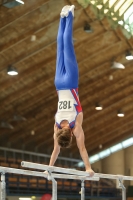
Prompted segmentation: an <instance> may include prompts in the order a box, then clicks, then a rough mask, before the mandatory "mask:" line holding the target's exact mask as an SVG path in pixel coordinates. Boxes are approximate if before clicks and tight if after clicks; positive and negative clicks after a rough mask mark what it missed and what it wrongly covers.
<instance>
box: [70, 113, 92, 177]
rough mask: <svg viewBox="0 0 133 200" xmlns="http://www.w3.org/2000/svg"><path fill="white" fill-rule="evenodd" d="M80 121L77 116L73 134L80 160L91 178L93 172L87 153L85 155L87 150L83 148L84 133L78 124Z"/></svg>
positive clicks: (80, 118)
mask: <svg viewBox="0 0 133 200" xmlns="http://www.w3.org/2000/svg"><path fill="white" fill-rule="evenodd" d="M81 120H82V116H79V117H78V119H77V120H76V124H75V128H74V130H73V133H74V135H75V137H76V142H77V146H78V148H79V152H80V155H81V158H82V159H83V162H84V165H85V169H86V171H87V172H88V173H89V174H90V176H93V175H94V171H93V170H92V169H91V165H90V162H89V157H88V153H87V150H86V147H85V142H84V140H85V136H84V131H83V129H82V125H81V123H80V122H81Z"/></svg>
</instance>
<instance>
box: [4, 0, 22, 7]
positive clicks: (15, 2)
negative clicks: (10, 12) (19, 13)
mask: <svg viewBox="0 0 133 200" xmlns="http://www.w3.org/2000/svg"><path fill="white" fill-rule="evenodd" d="M21 4H24V1H22V0H4V1H3V3H2V5H3V6H5V7H6V8H14V7H15V6H19V5H21Z"/></svg>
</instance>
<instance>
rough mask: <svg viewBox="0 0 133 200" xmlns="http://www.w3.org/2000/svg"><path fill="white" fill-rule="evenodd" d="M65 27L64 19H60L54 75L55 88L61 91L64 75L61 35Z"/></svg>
mask: <svg viewBox="0 0 133 200" xmlns="http://www.w3.org/2000/svg"><path fill="white" fill-rule="evenodd" d="M65 25H66V17H64V18H60V23H59V29H58V35H57V58H56V73H55V87H56V89H57V90H59V89H63V87H64V82H63V76H64V74H65V65H64V42H63V35H64V30H65Z"/></svg>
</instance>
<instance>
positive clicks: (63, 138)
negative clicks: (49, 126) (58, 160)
mask: <svg viewBox="0 0 133 200" xmlns="http://www.w3.org/2000/svg"><path fill="white" fill-rule="evenodd" d="M56 136H57V142H58V144H59V145H60V147H62V148H68V147H70V146H71V143H72V136H71V129H68V128H63V129H60V130H59V131H58V132H57V135H56Z"/></svg>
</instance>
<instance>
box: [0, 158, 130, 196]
mask: <svg viewBox="0 0 133 200" xmlns="http://www.w3.org/2000/svg"><path fill="white" fill-rule="evenodd" d="M21 165H22V166H23V167H27V168H34V169H39V170H43V171H45V170H46V171H47V172H48V174H46V173H43V172H37V171H31V170H22V169H14V168H8V167H0V173H1V184H0V200H5V193H6V192H5V188H6V187H5V185H6V183H5V173H15V174H23V175H30V176H39V177H44V178H47V179H48V180H52V199H53V200H57V182H56V180H55V178H59V179H76V180H81V200H84V199H85V189H84V181H85V180H92V181H99V178H109V179H117V180H119V186H120V188H121V189H122V200H126V188H125V187H124V185H123V183H122V181H123V180H133V177H132V176H122V175H112V174H100V173H95V175H94V176H93V177H89V174H88V173H87V172H83V171H79V170H75V169H66V168H61V167H54V166H48V165H42V164H37V163H31V162H25V161H22V162H21ZM53 172H56V173H53ZM57 172H58V173H61V174H57Z"/></svg>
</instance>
